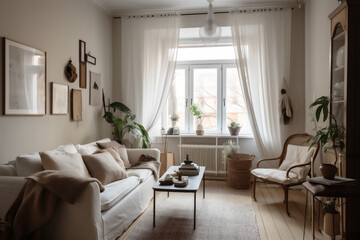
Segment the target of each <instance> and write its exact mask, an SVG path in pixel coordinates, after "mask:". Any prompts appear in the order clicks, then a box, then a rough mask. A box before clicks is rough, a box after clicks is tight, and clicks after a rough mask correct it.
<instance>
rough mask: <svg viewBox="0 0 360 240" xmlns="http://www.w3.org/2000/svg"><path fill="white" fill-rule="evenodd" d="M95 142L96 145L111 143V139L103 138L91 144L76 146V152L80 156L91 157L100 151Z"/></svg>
mask: <svg viewBox="0 0 360 240" xmlns="http://www.w3.org/2000/svg"><path fill="white" fill-rule="evenodd" d="M97 142H98V143H106V142H111V139H110V138H104V139H101V140H99V141H95V142H91V143H88V144H84V145H80V144H77V145H76V146H75V147H76V149H77V151H78V152H79V153H80V154H81V155H91V154H93V153H94V152H96V151H98V150H100V148H99V147H98V145H97V144H96V143H97Z"/></svg>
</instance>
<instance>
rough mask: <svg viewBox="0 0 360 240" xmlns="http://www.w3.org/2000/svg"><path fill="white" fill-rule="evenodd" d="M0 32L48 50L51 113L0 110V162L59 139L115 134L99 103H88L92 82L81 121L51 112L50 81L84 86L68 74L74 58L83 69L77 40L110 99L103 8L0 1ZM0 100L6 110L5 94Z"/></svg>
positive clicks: (83, 2) (107, 23)
mask: <svg viewBox="0 0 360 240" xmlns="http://www.w3.org/2000/svg"><path fill="white" fill-rule="evenodd" d="M0 37H8V38H11V39H14V40H17V41H19V42H22V43H25V44H28V45H30V46H33V47H36V48H40V49H44V50H45V51H47V85H46V86H47V97H46V99H47V115H45V116H41V117H38V116H17V117H11V116H4V115H0V162H7V161H10V160H14V159H15V157H16V156H17V155H19V154H24V153H30V152H35V151H43V150H46V149H53V148H55V147H56V146H58V145H61V144H67V143H70V142H75V143H85V142H90V141H94V140H96V139H100V138H103V137H109V136H111V133H110V128H109V124H108V123H106V122H105V121H104V119H103V118H102V109H101V106H99V107H94V106H89V87H88V88H87V89H81V91H82V99H83V100H82V103H83V105H82V109H83V121H80V122H74V121H71V120H70V115H61V116H57V115H50V95H51V94H50V82H57V83H62V84H68V85H69V86H70V89H73V88H75V89H80V88H79V78H78V79H77V80H76V81H75V82H74V83H70V82H69V81H67V79H66V76H65V74H64V69H65V66H66V64H67V62H68V60H69V59H70V58H71V59H72V60H73V64H74V65H75V67H76V68H77V72H78V74H79V39H82V40H84V41H85V42H86V44H87V45H86V50H87V51H91V54H92V55H94V56H95V57H96V60H97V61H96V62H97V63H96V65H92V64H87V70H88V71H94V72H99V73H101V81H102V85H103V88H104V92H105V95H106V99H108V98H111V99H112V92H111V89H112V82H113V80H112V79H113V77H112V18H111V16H109V15H108V13H107V12H106V11H105V10H104V9H102V8H100V7H99V6H98V5H97V4H95V3H94V2H93V1H90V0H77V1H71V0H63V1H41V0H36V1H20V0H15V1H13V0H1V1H0ZM1 43H3V39H1ZM0 56H3V48H0ZM2 66H3V63H2V60H1V68H0V76H3V67H2ZM88 79H89V74H88ZM88 85H89V80H88ZM0 92H1V94H0V95H1V96H2V95H3V84H0ZM0 99H1V100H0V105H1V109H2V110H3V97H1V98H0ZM1 113H2V111H1Z"/></svg>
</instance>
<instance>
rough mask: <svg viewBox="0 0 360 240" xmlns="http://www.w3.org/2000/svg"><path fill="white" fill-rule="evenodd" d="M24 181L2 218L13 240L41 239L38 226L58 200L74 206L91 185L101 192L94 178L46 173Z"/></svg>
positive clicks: (59, 172)
mask: <svg viewBox="0 0 360 240" xmlns="http://www.w3.org/2000/svg"><path fill="white" fill-rule="evenodd" d="M26 179H27V181H26V182H25V184H24V186H23V188H22V189H21V191H20V192H19V194H18V196H17V198H16V200H15V201H14V203H13V205H12V206H11V207H10V209H9V210H8V212H7V213H6V216H5V221H6V222H7V223H9V224H10V226H11V239H13V240H20V239H42V237H41V226H42V225H44V224H45V223H46V222H47V221H48V220H49V219H50V218H51V216H52V214H53V213H54V210H55V207H56V203H57V200H58V199H59V198H60V199H62V200H64V201H66V202H68V203H70V204H74V203H75V202H76V200H77V198H78V197H79V196H80V195H81V193H82V192H83V191H84V189H85V188H86V186H87V185H88V184H89V183H91V182H96V183H97V184H99V187H100V191H101V192H102V191H104V190H105V188H104V187H103V186H102V185H101V183H100V182H99V181H98V180H97V179H95V178H81V177H78V176H75V175H74V174H71V173H66V172H62V171H54V170H46V171H42V172H38V173H36V174H34V175H31V176H29V177H27V178H26ZM0 235H1V234H0Z"/></svg>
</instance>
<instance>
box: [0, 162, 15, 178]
mask: <svg viewBox="0 0 360 240" xmlns="http://www.w3.org/2000/svg"><path fill="white" fill-rule="evenodd" d="M0 176H16V170H15V167H14V166H13V165H10V164H0Z"/></svg>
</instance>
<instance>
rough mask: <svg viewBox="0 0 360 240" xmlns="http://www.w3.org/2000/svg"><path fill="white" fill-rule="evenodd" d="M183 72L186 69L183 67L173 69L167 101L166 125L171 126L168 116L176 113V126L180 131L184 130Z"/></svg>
mask: <svg viewBox="0 0 360 240" xmlns="http://www.w3.org/2000/svg"><path fill="white" fill-rule="evenodd" d="M185 74H186V70H185V69H184V68H179V69H176V70H175V74H174V81H173V84H172V88H171V91H170V95H169V102H168V103H169V104H168V113H169V116H168V126H169V127H170V126H171V120H170V117H171V116H173V115H177V116H178V121H177V123H176V126H177V127H178V128H180V131H181V130H182V131H184V130H185V80H186V77H185Z"/></svg>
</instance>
